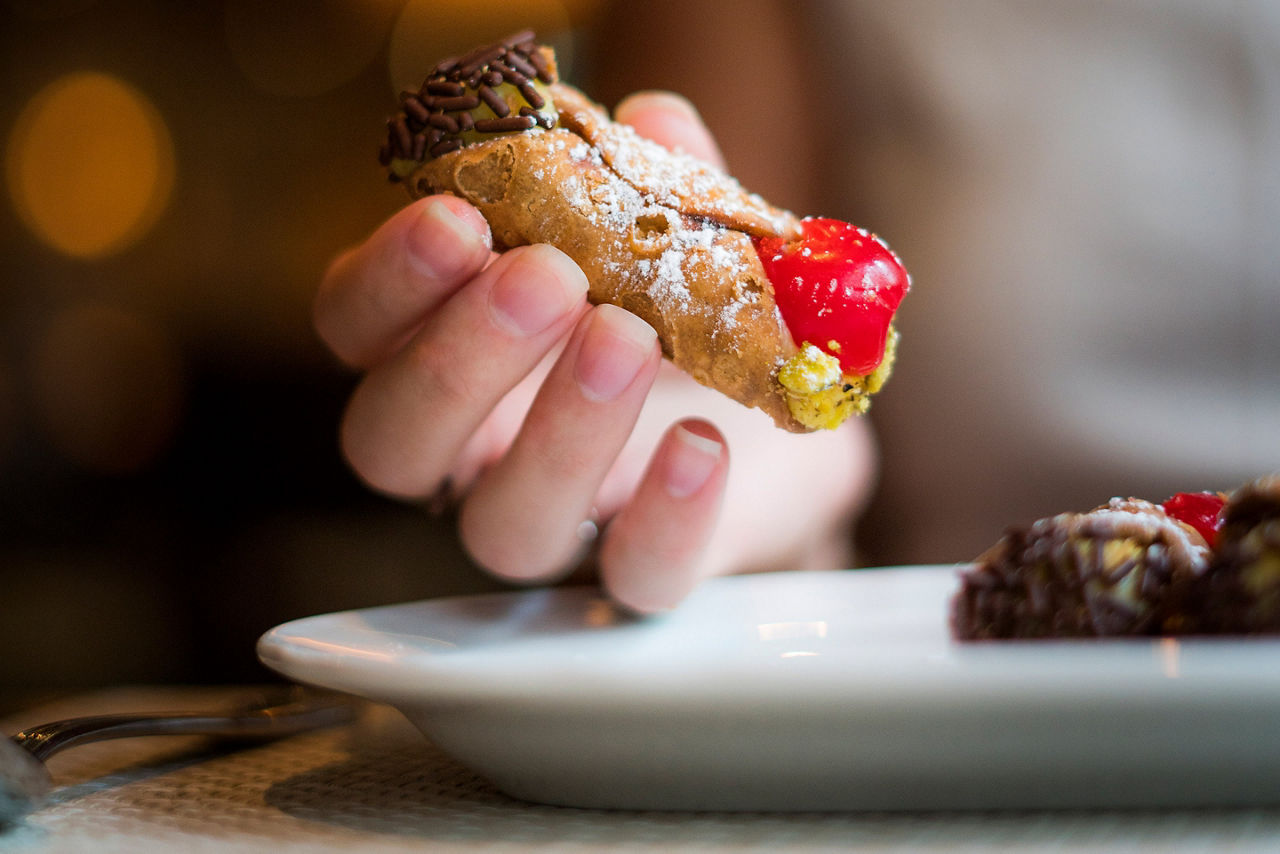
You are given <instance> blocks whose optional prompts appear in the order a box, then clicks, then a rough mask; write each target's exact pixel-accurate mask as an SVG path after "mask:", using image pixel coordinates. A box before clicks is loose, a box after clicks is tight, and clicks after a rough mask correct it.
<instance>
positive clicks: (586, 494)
mask: <svg viewBox="0 0 1280 854" xmlns="http://www.w3.org/2000/svg"><path fill="white" fill-rule="evenodd" d="M617 117H618V119H619V120H620V121H625V122H628V123H630V124H632V125H633V126H635V127H636V129H637V130H638V131H639V132H641V133H642V134H644V135H646V136H649V137H650V138H653V139H655V140H656V141H658V142H660V143H663V144H665V145H668V146H672V147H680V148H682V149H684V150H685V151H688V152H689V153H691V154H694V155H696V156H700V157H703V158H705V159H709V160H711V161H713V162H716V163H719V160H720V155H719V152H718V150H717V148H716V146H715V143H714V141H713V140H712V139H711V137H710V135H709V133H708V132H707V130H706V129H705V127H704V126H703V125H702V123H701V121H700V120H699V119H698V117H697V115H696V113H695V112H694V111H693V109H692V108H691V107H690V106H689V105H688V104H687V102H685V101H684V100H683V99H680V98H677V97H675V96H670V95H663V94H656V93H648V94H642V95H637V96H633V97H632V98H630V99H628V100H627V101H625V102H624V103H623V104H621V105H620V106H619V108H618V110H617ZM586 291H587V283H586V280H585V277H584V276H583V274H582V272H581V271H580V270H579V269H578V268H577V266H576V265H575V264H573V262H572V261H570V260H569V258H568V257H567V256H565V255H564V254H563V253H561V252H559V251H558V250H556V249H554V248H552V247H550V246H526V247H520V248H517V249H513V250H510V251H508V252H505V253H503V254H501V255H495V254H494V253H492V251H491V240H490V236H489V232H488V227H487V225H486V224H485V222H484V220H483V218H482V217H481V216H480V214H479V213H478V212H477V211H476V210H475V209H474V208H472V207H470V206H469V205H467V204H466V203H465V202H463V201H461V200H460V199H456V198H453V197H448V196H434V197H430V198H426V199H422V200H419V201H417V202H414V203H413V204H410V205H409V206H408V207H406V208H405V209H404V210H402V211H400V212H399V213H397V214H396V215H394V216H393V217H391V219H389V220H388V221H387V222H386V223H385V224H384V225H383V226H382V227H381V228H379V229H378V230H377V231H376V232H375V233H374V234H373V235H372V236H371V237H370V238H369V239H368V240H367V241H365V242H364V243H363V244H361V245H359V246H357V247H356V248H354V249H352V250H350V251H349V252H347V253H345V254H343V255H342V256H340V257H339V258H338V259H336V260H335V261H334V263H333V264H332V266H331V267H330V269H329V271H328V272H327V274H326V276H325V278H324V281H323V283H322V286H321V289H320V292H319V294H318V296H317V299H316V304H315V323H316V327H317V330H318V331H319V333H320V335H321V337H322V338H323V339H324V340H325V342H326V343H327V344H328V345H329V346H330V348H331V349H332V350H333V351H334V352H335V353H336V354H337V355H338V356H339V357H340V358H342V359H343V360H344V361H345V362H347V363H348V364H350V365H352V366H354V367H356V368H359V369H361V370H363V371H365V372H366V373H365V376H364V378H363V380H362V381H361V383H360V384H359V386H358V387H357V389H356V391H355V393H354V394H353V396H352V398H351V401H350V403H349V405H348V408H347V412H346V415H345V417H344V420H343V425H342V446H343V450H344V453H345V454H346V457H347V459H348V461H349V463H350V464H351V466H352V468H353V469H354V470H355V471H356V473H357V474H358V475H359V476H360V477H361V478H363V479H364V480H365V482H366V483H368V484H369V485H370V486H371V487H372V488H374V489H376V490H378V491H381V492H383V493H386V494H389V495H393V496H397V497H400V498H405V499H423V498H426V497H428V496H432V495H439V494H441V493H442V492H446V493H449V494H450V495H451V496H452V497H454V498H456V499H457V500H459V501H460V502H461V507H460V514H459V528H460V531H459V533H460V536H461V539H462V542H463V544H464V546H465V547H466V548H467V550H468V551H469V552H470V554H471V555H472V556H473V558H474V559H475V560H476V562H477V563H479V564H480V565H481V566H483V567H485V568H486V569H487V570H488V571H490V572H492V573H494V574H495V575H498V576H500V577H503V578H507V579H510V580H519V581H527V582H532V581H544V580H548V579H551V578H554V577H556V576H558V575H560V574H561V573H563V572H565V571H566V570H568V569H570V568H572V566H573V565H574V563H575V562H577V560H578V559H580V557H581V555H582V551H583V539H582V537H581V533H582V531H583V530H584V525H583V523H584V520H591V521H594V522H595V523H597V524H599V525H602V526H605V527H604V529H603V534H602V540H601V542H600V544H599V545H600V553H599V566H600V573H601V580H602V582H603V584H604V586H605V589H606V590H607V591H608V592H609V593H610V594H611V595H612V596H613V598H615V599H616V600H617V601H618V602H620V603H621V604H623V605H625V606H628V607H630V608H632V609H634V610H637V611H641V612H648V611H655V610H661V609H665V608H669V607H671V606H673V605H675V604H676V603H677V602H678V601H679V600H680V599H681V598H683V596H684V595H685V594H687V593H688V592H689V590H690V589H692V587H693V586H694V585H695V584H696V583H697V581H698V580H699V579H700V578H702V577H705V576H707V575H710V574H718V573H724V572H730V571H738V570H744V569H759V568H787V567H790V566H795V565H803V564H805V563H809V564H825V565H828V566H834V565H839V561H840V560H842V559H843V555H841V554H839V552H838V550H839V545H840V544H841V543H842V542H847V538H846V537H845V536H844V534H845V532H844V531H843V526H844V524H845V523H847V522H848V520H849V518H850V517H851V515H852V513H853V511H854V509H855V508H856V506H857V505H858V503H859V502H860V501H861V500H862V499H863V498H864V497H865V494H866V492H867V490H868V489H869V483H870V477H871V470H872V459H873V452H872V449H871V443H870V439H869V435H868V431H867V430H866V427H865V425H864V424H862V423H859V422H853V423H850V424H847V425H845V427H844V428H842V429H841V430H840V431H837V432H833V433H826V434H817V435H807V436H797V435H793V434H789V433H785V432H783V431H780V430H777V429H776V428H775V427H773V424H772V422H771V421H770V419H768V418H767V417H765V416H763V415H761V414H760V413H758V412H754V411H751V410H747V409H745V408H743V407H741V406H739V405H737V404H736V403H733V402H732V401H729V400H728V399H726V398H724V397H722V396H721V395H719V394H718V393H716V392H712V391H709V390H707V389H705V388H703V387H701V386H699V385H697V384H696V383H694V382H693V381H692V380H691V379H689V378H688V377H687V376H685V375H684V374H682V373H680V372H679V371H677V370H675V369H674V368H673V367H672V366H671V365H670V364H668V363H664V362H662V361H661V358H660V351H659V348H658V344H657V341H656V336H655V335H654V332H653V330H652V329H651V328H650V327H649V326H648V325H646V324H645V323H643V322H642V321H640V320H639V319H638V318H636V317H635V316H634V315H631V314H629V313H627V312H625V311H623V310H621V309H618V308H616V307H613V306H609V305H602V306H594V307H592V306H588V305H587V303H586ZM730 447H732V448H733V449H734V457H735V462H734V466H733V474H732V475H731V474H730V471H729V468H730V467H729V459H728V457H729V453H728V448H730ZM585 529H586V530H591V526H586V528H585ZM833 550H834V551H833ZM820 555H821V556H820Z"/></svg>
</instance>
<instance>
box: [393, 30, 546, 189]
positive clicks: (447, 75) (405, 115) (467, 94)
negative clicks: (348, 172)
mask: <svg viewBox="0 0 1280 854" xmlns="http://www.w3.org/2000/svg"><path fill="white" fill-rule="evenodd" d="M535 80H536V81H538V82H539V83H541V84H543V85H550V84H552V83H555V82H556V74H555V65H554V62H553V61H552V60H551V59H550V58H549V52H548V51H547V50H546V49H545V48H542V47H540V46H539V45H538V44H537V42H536V41H535V35H534V33H533V31H532V30H522V31H520V32H518V33H515V34H513V35H510V36H508V37H507V38H505V39H502V40H501V41H499V42H497V43H495V44H490V45H484V46H483V47H478V48H476V49H475V50H472V51H470V52H469V53H467V54H465V55H463V56H460V57H455V58H451V59H446V60H444V61H443V62H440V63H439V64H437V65H436V67H435V68H434V69H433V70H432V72H431V73H430V74H429V75H428V76H427V79H426V80H425V81H424V82H423V84H422V86H421V88H420V89H419V90H418V91H417V92H413V91H406V92H402V93H400V101H401V112H400V114H399V115H397V116H394V117H393V118H391V119H389V120H388V121H387V138H386V140H385V141H384V143H383V145H382V146H381V147H380V148H379V151H378V162H379V163H381V164H382V165H384V166H388V165H390V164H391V162H392V161H394V160H403V159H411V160H415V161H421V160H423V159H425V158H426V157H428V156H430V157H440V156H441V155H444V154H448V153H449V152H451V151H457V150H458V149H459V148H461V147H462V146H463V144H464V143H463V140H462V138H461V136H460V134H462V133H467V132H478V133H482V134H483V133H494V134H500V133H517V132H521V131H527V130H531V129H532V128H535V127H540V128H544V129H547V130H550V129H551V128H553V127H555V124H556V120H557V119H556V115H555V113H554V111H553V110H552V111H549V112H542V110H543V108H544V107H547V106H548V105H547V99H546V98H545V97H544V96H543V95H542V93H541V92H539V91H538V90H537V89H536V88H535V87H534V85H533V81H535ZM503 85H509V86H512V87H514V88H515V89H516V91H518V92H519V93H520V96H521V97H522V98H523V99H524V100H525V102H526V103H527V104H528V106H522V107H520V108H519V110H518V111H517V113H516V114H513V112H512V109H513V108H512V106H511V105H510V104H508V102H507V100H506V98H504V97H503V96H502V95H501V94H499V93H498V92H497V91H495V89H496V88H497V87H499V86H503ZM482 105H483V106H484V107H487V108H488V110H489V111H490V112H492V113H493V116H494V118H476V117H475V116H474V115H473V114H472V112H471V111H472V110H475V109H476V108H478V107H481V106H482ZM391 179H392V180H393V181H395V180H399V178H398V177H397V176H396V175H395V173H392V176H391Z"/></svg>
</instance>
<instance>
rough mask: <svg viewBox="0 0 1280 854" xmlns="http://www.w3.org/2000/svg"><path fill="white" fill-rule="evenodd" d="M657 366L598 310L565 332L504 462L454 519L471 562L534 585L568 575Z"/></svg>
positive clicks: (625, 322) (640, 324) (643, 340)
mask: <svg viewBox="0 0 1280 854" xmlns="http://www.w3.org/2000/svg"><path fill="white" fill-rule="evenodd" d="M660 360H661V350H660V349H659V347H658V341H657V335H656V333H655V332H654V331H653V328H652V327H650V326H649V325H648V324H647V323H645V322H644V321H642V320H640V319H639V318H638V317H636V316H635V315H633V314H630V313H629V312H626V311H624V310H622V309H620V308H617V307H615V306H611V305H601V306H597V307H595V308H594V309H592V310H591V312H590V313H589V314H588V315H587V316H586V317H585V318H584V319H583V321H582V322H581V323H580V324H579V326H578V328H577V329H576V330H575V331H574V335H573V337H572V338H571V339H570V341H569V343H568V345H567V346H566V348H565V350H564V353H563V354H562V355H561V357H560V359H559V360H558V361H557V363H556V365H555V366H554V367H553V368H552V370H551V373H550V374H549V375H548V377H547V379H546V381H545V382H544V383H543V385H542V388H541V390H540V391H539V393H538V396H537V398H536V399H535V400H534V402H533V405H532V407H531V408H530V410H529V414H528V416H527V417H526V419H525V422H524V425H523V427H522V428H521V431H520V433H519V435H518V436H517V437H516V439H515V442H514V443H513V444H512V446H511V449H510V450H509V451H508V452H507V454H506V455H505V456H504V457H503V458H502V459H501V460H500V461H499V462H498V463H497V464H496V465H494V466H493V467H492V468H491V469H489V470H488V471H487V472H486V473H485V474H484V475H483V476H482V477H481V478H480V479H479V481H477V483H476V484H475V486H474V488H473V489H472V492H471V494H470V495H469V496H468V497H467V500H466V502H465V503H464V504H463V507H462V513H461V515H460V518H459V530H460V532H461V536H462V541H463V543H464V544H465V545H466V547H467V549H468V551H469V552H470V553H471V555H472V557H473V558H474V559H475V560H476V561H477V562H478V563H479V564H480V565H481V566H484V567H485V568H486V569H488V570H489V571H490V572H493V573H494V574H496V575H499V576H502V577H504V578H507V579H510V580H521V581H535V580H539V581H540V580H547V579H548V578H550V577H552V576H554V575H556V574H558V573H560V572H561V571H563V570H566V569H569V568H571V567H572V564H573V562H574V560H575V559H576V558H578V557H580V556H581V555H580V552H581V549H582V541H581V540H580V539H579V537H578V533H577V532H578V528H579V526H580V525H581V524H582V522H583V521H584V520H586V519H588V518H590V516H591V514H592V502H593V500H594V498H595V495H596V492H597V491H598V490H599V488H600V484H601V482H602V481H603V480H604V478H605V475H606V473H607V472H608V471H609V468H610V466H612V465H613V463H614V461H615V459H616V458H617V456H618V453H619V452H620V451H621V449H622V447H623V445H624V444H625V443H626V441H627V437H628V436H629V435H630V433H631V429H632V427H633V426H634V425H635V421H636V417H637V416H638V415H639V412H640V409H641V407H642V406H643V404H644V399H645V395H646V394H647V393H648V390H649V387H650V386H651V385H652V383H653V379H654V377H655V376H656V375H657V371H658V365H659V363H660Z"/></svg>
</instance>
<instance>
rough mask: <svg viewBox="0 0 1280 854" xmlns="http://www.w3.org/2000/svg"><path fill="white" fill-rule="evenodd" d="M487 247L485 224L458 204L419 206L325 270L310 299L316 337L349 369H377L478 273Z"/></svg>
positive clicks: (451, 200) (435, 201)
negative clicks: (318, 335)
mask: <svg viewBox="0 0 1280 854" xmlns="http://www.w3.org/2000/svg"><path fill="white" fill-rule="evenodd" d="M491 246H492V239H491V237H490V235H489V225H488V223H486V222H485V220H484V217H482V216H481V215H480V212H479V211H477V210H476V209H475V208H473V207H472V206H471V205H469V204H467V203H466V202H464V201H463V200H462V199H458V198H455V197H453V196H428V197H427V198H424V199H419V200H418V201H415V202H413V203H412V204H410V205H408V206H406V207H405V208H404V209H403V210H401V211H399V212H398V213H396V214H395V215H394V216H392V217H391V218H390V219H389V220H387V221H386V222H385V223H383V224H382V226H381V227H379V228H378V230H377V231H375V232H374V233H373V235H371V236H370V237H369V239H368V240H366V241H365V242H364V243H362V244H360V245H359V246H357V247H355V248H354V249H351V250H349V251H347V252H345V253H343V254H342V255H340V256H338V258H337V259H335V260H334V262H333V263H332V264H331V265H330V266H329V269H328V271H326V273H325V276H324V279H323V281H322V282H321V284H320V290H319V292H318V294H317V295H316V300H315V305H314V310H313V320H314V323H315V327H316V331H317V332H318V333H319V334H320V337H321V338H322V339H323V340H324V342H325V343H326V344H328V345H329V348H330V349H331V350H333V352H334V353H335V354H336V355H337V356H338V358H340V359H342V360H343V361H345V362H347V363H348V364H350V365H352V366H354V367H358V368H367V367H370V366H371V365H374V364H377V363H378V362H380V361H382V360H383V359H385V358H386V357H387V356H389V355H390V354H391V353H393V352H395V351H396V350H398V349H399V347H400V346H401V345H402V344H403V343H404V342H405V341H406V340H407V339H408V338H409V336H410V335H412V334H413V331H414V330H415V329H416V328H417V327H418V326H419V324H421V322H422V320H423V318H424V317H426V315H427V314H429V313H430V312H431V311H432V310H433V309H435V308H436V307H437V306H438V305H440V303H442V302H443V301H444V300H445V299H446V298H447V297H448V296H449V295H450V294H452V293H453V292H454V291H456V290H457V289H458V288H459V287H460V286H462V285H463V284H464V283H466V282H467V281H469V280H470V279H471V278H472V277H474V276H475V275H476V274H477V273H479V272H480V270H482V269H483V268H484V265H485V264H486V263H487V262H488V260H489V251H490V247H491Z"/></svg>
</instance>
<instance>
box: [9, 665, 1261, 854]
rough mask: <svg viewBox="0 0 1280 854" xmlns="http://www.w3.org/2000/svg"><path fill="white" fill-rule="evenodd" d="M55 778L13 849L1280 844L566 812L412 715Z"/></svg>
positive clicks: (1061, 816)
mask: <svg viewBox="0 0 1280 854" xmlns="http://www.w3.org/2000/svg"><path fill="white" fill-rule="evenodd" d="M243 693H244V692H243V691H233V690H229V689H228V690H223V689H218V690H210V689H121V690H114V691H110V692H102V693H98V694H94V695H91V696H87V697H81V698H76V699H73V700H69V701H66V702H61V703H57V704H52V705H48V706H45V707H42V708H40V709H35V710H31V711H30V712H27V713H24V714H23V715H21V716H19V717H16V718H10V719H9V721H6V722H5V726H6V730H7V731H16V729H19V728H22V727H25V726H30V725H32V724H35V723H39V722H43V721H45V720H52V719H57V718H61V717H66V716H71V715H78V714H94V713H104V712H122V711H140V710H157V709H206V708H218V707H221V706H225V705H227V704H228V703H229V702H233V701H235V700H236V699H238V698H239V697H240V696H241V695H242V694H243ZM50 770H51V771H52V773H53V775H54V780H55V783H56V784H57V785H58V788H57V789H56V790H55V791H54V793H53V795H52V797H51V798H50V799H49V801H48V802H47V803H46V804H45V805H44V806H43V807H42V808H41V809H39V810H37V811H36V812H34V813H32V814H31V815H29V816H28V817H27V818H26V819H25V820H24V821H23V822H22V823H21V824H20V825H18V826H16V827H13V828H10V829H9V830H7V831H5V832H3V833H0V851H5V852H8V851H39V852H45V851H48V852H63V851H66V852H81V851H94V852H99V851H101V852H143V854H145V852H151V851H165V852H169V851H184V852H185V851H192V852H202V851H216V852H224V851H246V852H247V851H271V852H281V854H284V853H285V852H290V853H291V852H312V851H315V852H319V851H361V852H384V851H385V852H392V851H426V850H429V851H433V852H436V851H440V852H454V851H457V852H472V851H496V852H505V851H529V850H539V849H542V850H553V851H569V852H589V851H649V852H653V851H685V850H692V851H711V852H714V851H774V852H776V851H804V852H810V851H855V852H886V851H902V852H908V851H909V852H933V851H937V852H943V851H945V852H967V851H973V852H979V851H980V852H1006V851H1007V852H1014V851H1018V852H1021V851H1040V850H1052V851H1134V852H1147V851H1150V852H1179V851H1215V852H1217V851H1277V850H1280V810H1226V809H1213V810H1180V811H1170V812H1162V811H1116V812H1084V811H1080V812H1005V813H911V814H889V813H870V814H756V813H747V814H742V813H681V812H621V811H606V810H584V809H568V808H563V807H549V806H541V805H537V804H529V803H524V802H521V801H516V800H513V799H511V798H509V797H507V796H505V795H503V794H502V793H501V792H498V791H497V790H496V789H494V788H493V787H492V786H491V785H490V784H488V783H487V782H486V781H484V780H483V779H481V778H480V777H478V776H476V775H475V774H474V773H472V772H471V771H469V770H468V769H467V768H465V767H463V766H461V765H459V764H458V763H457V762H455V761H453V760H452V759H450V758H449V757H447V756H445V755H444V754H443V753H441V752H440V751H439V750H437V749H436V748H435V747H434V746H432V745H431V744H430V743H429V742H427V741H426V740H425V739H424V738H423V737H422V736H421V735H420V734H419V733H418V732H417V731H416V730H415V729H414V728H413V727H412V726H411V725H410V724H409V723H408V722H407V721H406V720H405V719H404V718H403V717H401V716H400V714H399V713H398V712H395V711H394V710H391V709H388V708H385V707H381V706H373V705H370V706H369V707H368V709H367V710H366V711H365V712H364V713H363V714H362V715H361V718H360V720H359V721H358V723H356V724H354V725H352V726H349V727H344V728H341V729H336V730H329V731H325V732H318V733H311V734H307V735H302V736H297V737H295V738H291V739H288V740H287V741H282V742H277V743H275V744H269V745H265V746H259V747H254V748H250V749H245V750H239V751H235V752H216V751H215V752H211V751H210V750H209V749H208V746H207V745H205V744H204V743H202V742H201V741H200V740H198V739H190V738H167V737H166V738H143V739H130V740H123V741H116V742H108V743H104V744H98V745H88V746H84V747H79V748H72V749H69V750H68V751H66V752H65V753H63V754H60V755H58V756H56V757H54V758H53V759H52V760H51V761H50Z"/></svg>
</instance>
